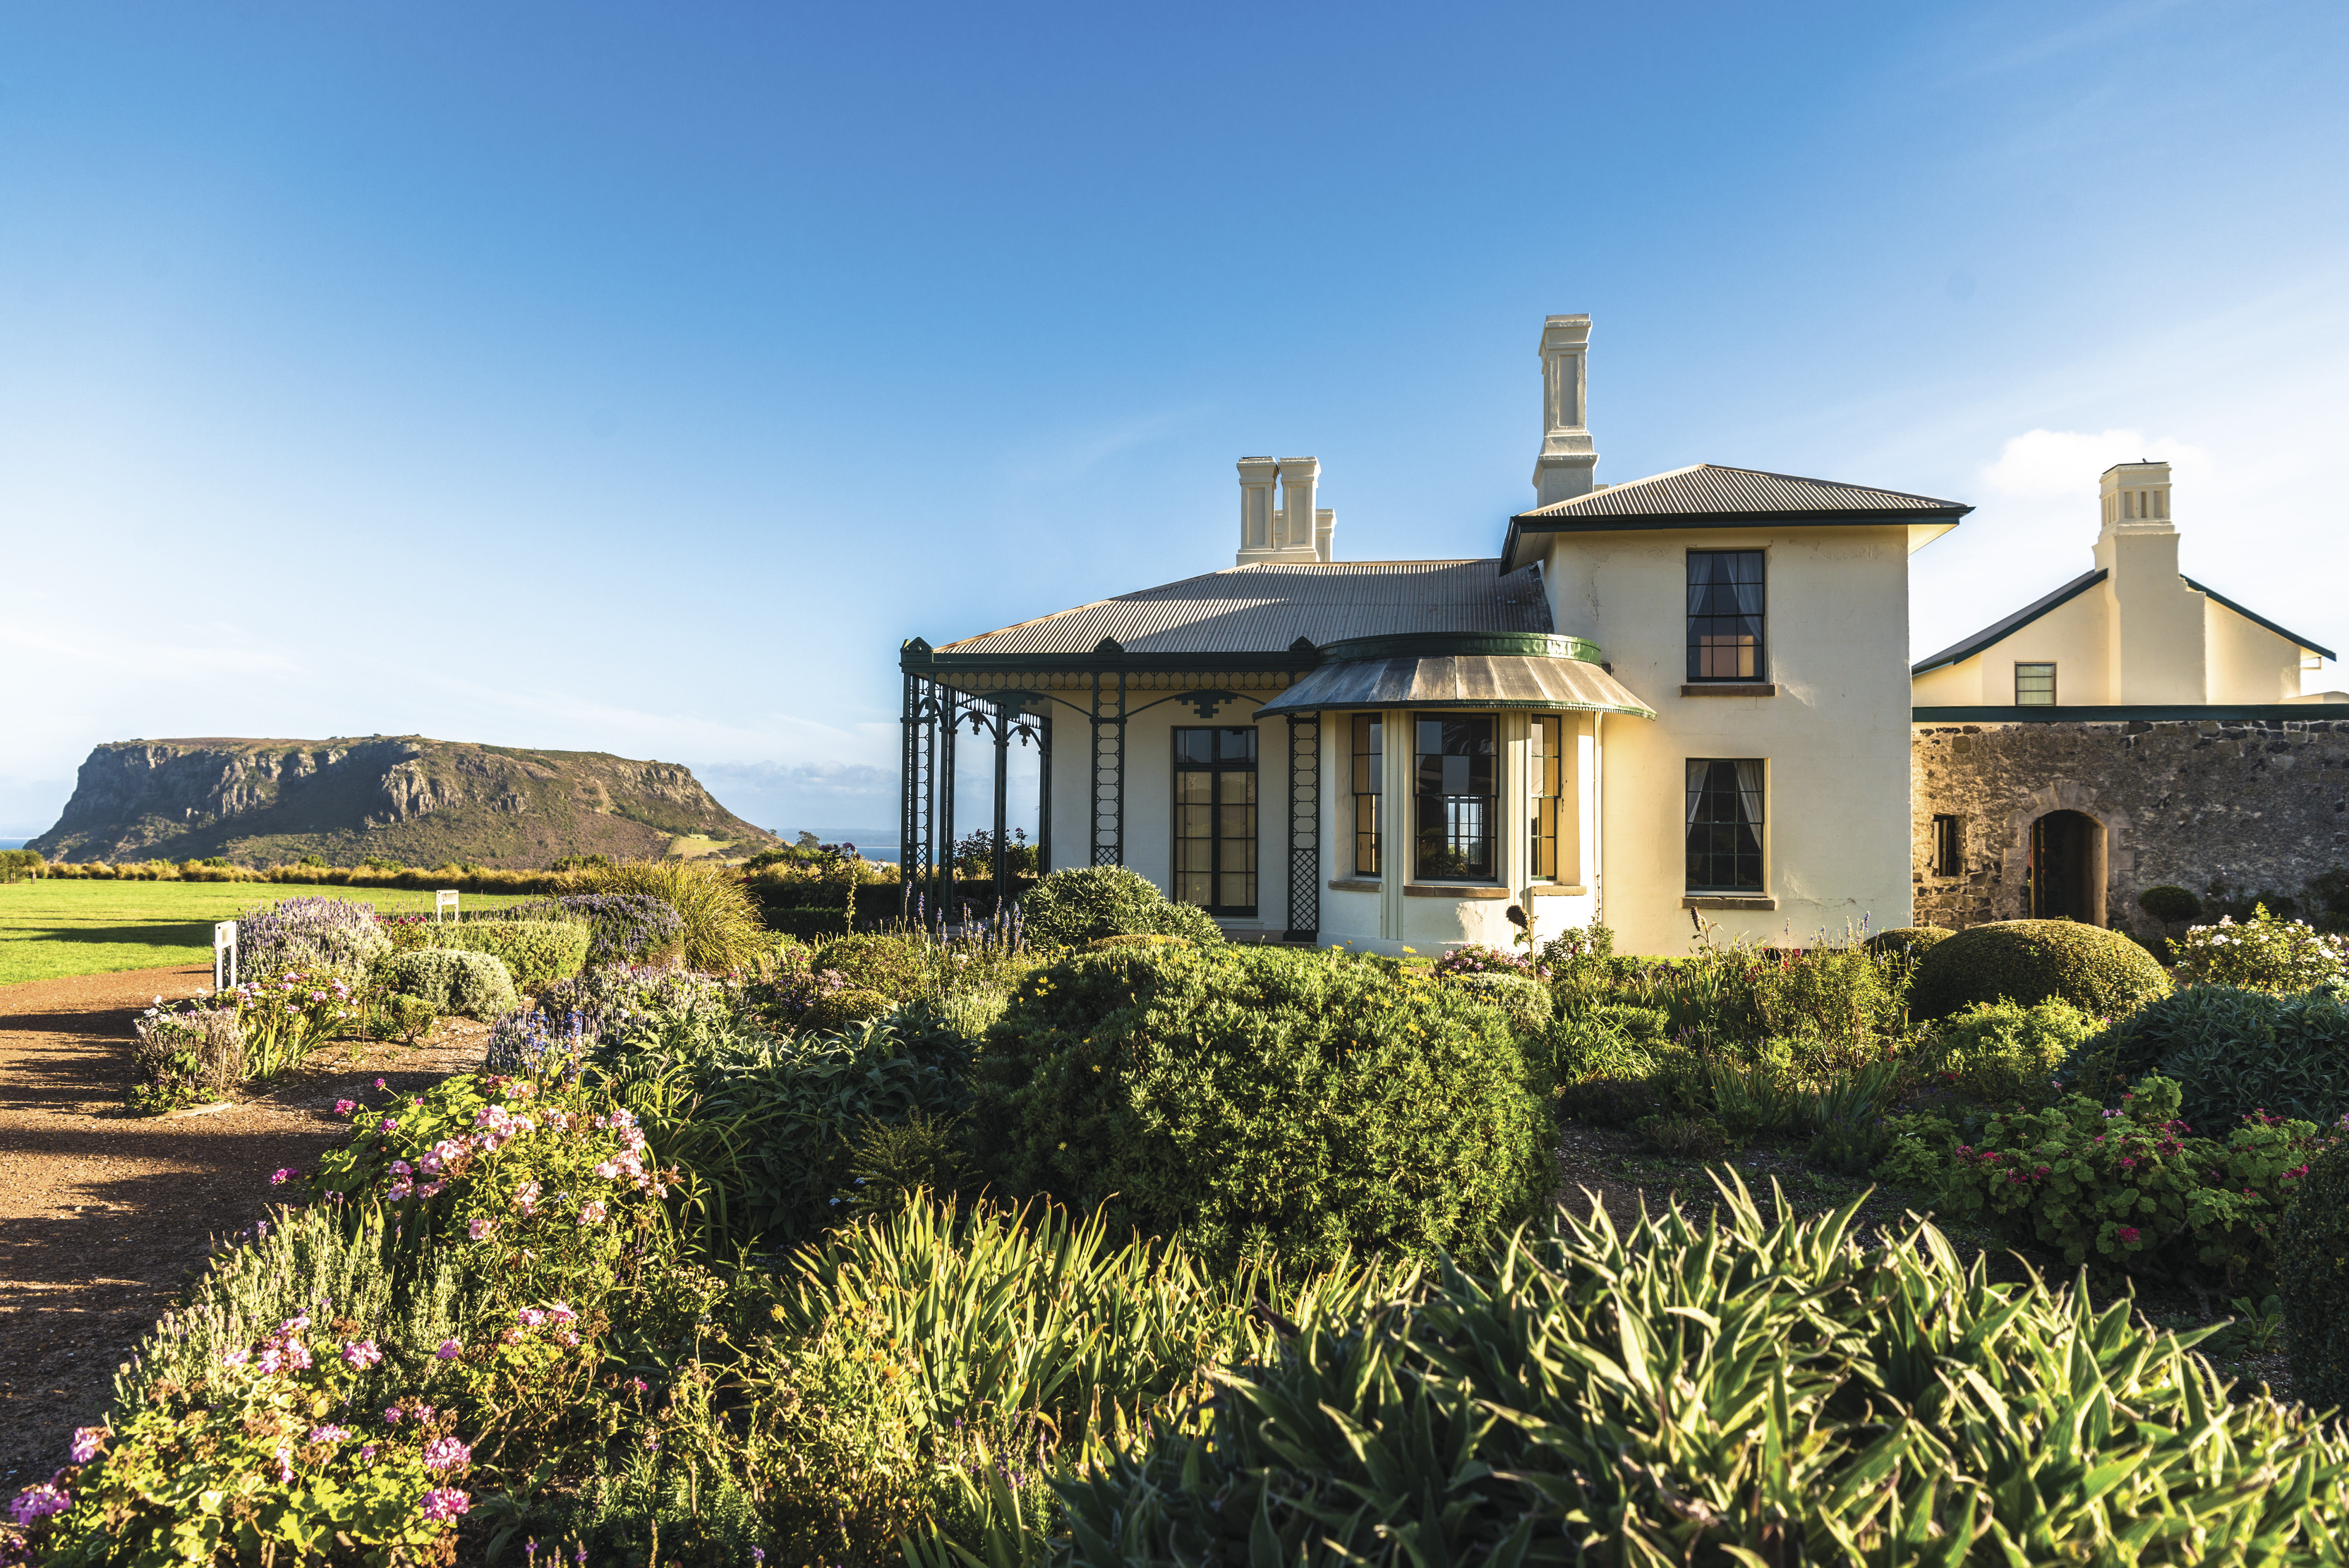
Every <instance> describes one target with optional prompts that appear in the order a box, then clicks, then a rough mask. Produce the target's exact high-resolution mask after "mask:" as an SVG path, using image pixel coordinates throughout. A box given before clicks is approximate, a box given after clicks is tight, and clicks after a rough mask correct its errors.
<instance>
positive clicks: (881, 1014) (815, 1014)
mask: <svg viewBox="0 0 2349 1568" xmlns="http://www.w3.org/2000/svg"><path fill="white" fill-rule="evenodd" d="M896 1010H897V1004H896V1003H895V1002H892V1001H890V1000H889V998H888V997H886V996H885V995H883V994H882V993H881V992H877V991H867V990H865V989H864V988H863V987H862V986H850V987H848V988H846V989H845V990H842V991H825V992H817V994H816V997H815V1000H814V1001H813V1002H810V1003H809V1004H808V1010H807V1013H806V1015H805V1017H804V1019H803V1020H802V1024H801V1027H802V1028H805V1029H811V1030H813V1031H815V1032H817V1033H840V1032H841V1031H843V1030H849V1029H854V1028H855V1027H856V1026H857V1025H858V1024H860V1023H864V1022H866V1021H867V1020H869V1019H874V1018H886V1017H888V1016H889V1014H891V1013H892V1012H895V1011H896Z"/></svg>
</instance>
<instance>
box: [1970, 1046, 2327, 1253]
mask: <svg viewBox="0 0 2349 1568" xmlns="http://www.w3.org/2000/svg"><path fill="white" fill-rule="evenodd" d="M2177 1112H2178V1085H2177V1084H2176V1082H2175V1081H2173V1080H2171V1079H2168V1078H2159V1077H2153V1078H2146V1079H2142V1080H2140V1081H2139V1082H2138V1084H2137V1087H2136V1088H2135V1089H2134V1090H2132V1091H2131V1092H2129V1093H2127V1094H2126V1095H2124V1096H2122V1097H2121V1104H2120V1106H2119V1107H2118V1108H2116V1109H2107V1108H2106V1107H2105V1106H2100V1105H2098V1104H2097V1103H2096V1102H2095V1100H2093V1099H2090V1098H2089V1097H2088V1096H2085V1095H2074V1096H2071V1097H2070V1098H2068V1099H2067V1100H2065V1101H2064V1103H2063V1104H2062V1105H2060V1106H2055V1107H2054V1108H2052V1109H2049V1110H2044V1111H2031V1112H2023V1113H2019V1114H2016V1115H2013V1116H1992V1117H1991V1118H1990V1121H1989V1123H1988V1124H1987V1126H1986V1127H1984V1129H1983V1132H1982V1139H1981V1142H1980V1143H1979V1144H1973V1145H1969V1144H1963V1143H1961V1144H1958V1145H1956V1146H1955V1147H1954V1148H1952V1150H1951V1155H1950V1158H1949V1163H1948V1166H1947V1173H1946V1176H1945V1178H1944V1180H1943V1184H1942V1185H1943V1191H1944V1195H1945V1196H1946V1197H1948V1198H1949V1199H1951V1200H1952V1201H1953V1202H1954V1203H1955V1204H1956V1205H1957V1207H1959V1208H1960V1209H1961V1210H1982V1211H1984V1213H1985V1214H1986V1216H1987V1217H1988V1218H1989V1219H1990V1220H1992V1222H1994V1223H1996V1224H1998V1225H1999V1226H2000V1227H2001V1228H2002V1229H2003V1230H2005V1231H2007V1232H2008V1233H2009V1234H2010V1235H2011V1236H2013V1238H2015V1239H2016V1240H2019V1241H2035V1242H2037V1243H2039V1244H2040V1245H2043V1246H2046V1247H2050V1248H2053V1249H2054V1250H2056V1251H2061V1252H2062V1253H2063V1254H2064V1259H2065V1261H2066V1262H2073V1263H2079V1262H2086V1261H2087V1260H2088V1259H2090V1258H2091V1257H2094V1258H2095V1259H2096V1260H2098V1261H2099V1262H2106V1263H2111V1264H2116V1265H2118V1266H2120V1267H2123V1268H2137V1267H2143V1266H2146V1265H2148V1264H2158V1263H2161V1262H2165V1261H2173V1260H2174V1261H2182V1259H2180V1254H2183V1255H2184V1257H2185V1258H2190V1259H2191V1260H2192V1261H2195V1262H2200V1263H2201V1264H2203V1265H2205V1266H2206V1267H2209V1268H2212V1269H2221V1270H2224V1271H2225V1272H2226V1274H2227V1278H2228V1281H2229V1282H2230V1284H2231V1283H2233V1282H2235V1280H2236V1279H2237V1278H2238V1276H2239V1275H2240V1274H2242V1273H2244V1272H2246V1271H2261V1272H2263V1271H2264V1270H2265V1269H2266V1268H2267V1267H2268V1266H2269V1258H2268V1239H2269V1236H2270V1234H2271V1231H2272V1230H2273V1228H2274V1225H2275V1221H2276V1220H2277V1218H2278V1217H2279V1216H2280V1215H2281V1214H2282V1212H2283V1210H2284V1208H2285V1206H2286V1204H2287V1203H2289V1202H2290V1200H2291V1199H2292V1194H2293V1192H2294V1191H2295V1186H2294V1184H2295V1183H2296V1182H2298V1181H2299V1180H2300V1179H2301V1178H2302V1177H2304V1176H2305V1175H2307V1173H2308V1162H2309V1161H2310V1159H2312V1158H2314V1157H2315V1156H2316V1155H2317V1154H2318V1153H2319V1152H2321V1151H2322V1150H2323V1148H2324V1147H2326V1144H2327V1139H2326V1138H2324V1137H2323V1136H2322V1135H2320V1134H2319V1132H2318V1131H2317V1129H2316V1127H2314V1126H2313V1124H2311V1123H2308V1122H2302V1121H2284V1120H2282V1119H2281V1118H2279V1117H2275V1116H2258V1115H2254V1116H2246V1117H2244V1118H2243V1121H2242V1124H2241V1125H2240V1126H2239V1127H2236V1128H2235V1129H2234V1130H2233V1131H2232V1132H2230V1133H2229V1134H2228V1135H2227V1137H2226V1139H2225V1140H2224V1141H2223V1142H2221V1141H2220V1140H2218V1139H2215V1138H2209V1137H2194V1136H2192V1129H2191V1128H2190V1127H2188V1126H2187V1125H2186V1124H2185V1123H2184V1122H2182V1121H2179V1120H2178V1119H2177Z"/></svg>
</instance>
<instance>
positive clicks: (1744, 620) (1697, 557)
mask: <svg viewBox="0 0 2349 1568" xmlns="http://www.w3.org/2000/svg"><path fill="white" fill-rule="evenodd" d="M1763 556H1764V552H1762V551H1760V550H1691V551H1690V552H1689V553H1688V639H1689V644H1688V646H1689V656H1688V677H1689V679H1690V680H1762V679H1764V675H1763V668H1764V666H1763V658H1762V649H1763V570H1764V565H1763Z"/></svg>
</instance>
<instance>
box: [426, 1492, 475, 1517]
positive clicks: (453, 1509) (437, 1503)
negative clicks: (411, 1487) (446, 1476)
mask: <svg viewBox="0 0 2349 1568" xmlns="http://www.w3.org/2000/svg"><path fill="white" fill-rule="evenodd" d="M421 1506H422V1510H423V1513H424V1517H425V1518H427V1519H455V1518H456V1517H457V1516H458V1515H460V1514H461V1513H463V1512H465V1511H467V1510H468V1509H470V1508H471V1507H472V1506H473V1500H472V1499H471V1498H470V1497H468V1496H466V1495H465V1494H464V1493H463V1492H461V1491H459V1490H457V1489H456V1488H455V1487H452V1486H442V1487H434V1488H433V1489H432V1490H430V1491H428V1492H426V1493H425V1494H424V1501H423V1504H422V1505H421Z"/></svg>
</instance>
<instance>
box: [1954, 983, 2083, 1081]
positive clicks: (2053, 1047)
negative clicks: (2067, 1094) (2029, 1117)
mask: <svg viewBox="0 0 2349 1568" xmlns="http://www.w3.org/2000/svg"><path fill="white" fill-rule="evenodd" d="M2095 1027H2096V1021H2095V1019H2093V1018H2091V1017H2089V1016H2088V1015H2087V1014H2086V1013H2085V1012H2081V1011H2080V1010H2079V1009H2078V1008H2076V1007H2075V1006H2073V1005H2072V1004H2071V1003H2070V1002H2064V1001H2060V1000H2058V999H2055V998H2053V997H2051V998H2049V999H2048V1000H2047V1001H2045V1002H2034V1003H2033V1004H2032V1005H2031V1006H2028V1007H2026V1006H2024V1005H2023V1003H2021V1002H1976V1003H1974V1004H1973V1005H1972V1006H1971V1007H1969V1008H1967V1009H1966V1010H1965V1011H1964V1012H1959V1013H1956V1014H1954V1015H1952V1016H1951V1017H1949V1018H1946V1019H1943V1020H1942V1021H1941V1023H1940V1025H1939V1026H1938V1027H1937V1028H1936V1029H1935V1030H1934V1032H1933V1035H1932V1050H1933V1053H1934V1055H1935V1057H1936V1058H1937V1060H1936V1063H1935V1067H1936V1070H1937V1071H1938V1072H1939V1073H1940V1075H1941V1078H1942V1081H1943V1082H1945V1083H1947V1084H1949V1085H1951V1086H1952V1087H1954V1088H1958V1089H1962V1090H1963V1091H1965V1093H1967V1094H1969V1095H1971V1096H1973V1097H1974V1098H1975V1099H1978V1100H1983V1101H1988V1102H1992V1103H1996V1104H2011V1103H2012V1102H2013V1101H2016V1100H2022V1101H2025V1102H2027V1103H2029V1104H2032V1105H2038V1104H2041V1103H2043V1102H2044V1101H2045V1100H2047V1099H2049V1098H2051V1097H2053V1095H2054V1090H2053V1088H2052V1087H2051V1085H2052V1084H2053V1082H2054V1075H2055V1069H2056V1067H2057V1066H2058V1065H2059V1064H2061V1063H2062V1062H2063V1061H2064V1058H2065V1057H2066V1056H2068V1055H2070V1054H2071V1053H2072V1052H2074V1051H2075V1050H2077V1049H2078V1048H2079V1045H2080V1043H2081V1042H2082V1041H2083V1040H2085V1039H2086V1038H2087V1037H2088V1035H2089V1033H2090V1032H2091V1031H2093V1030H2094V1029H2095Z"/></svg>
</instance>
